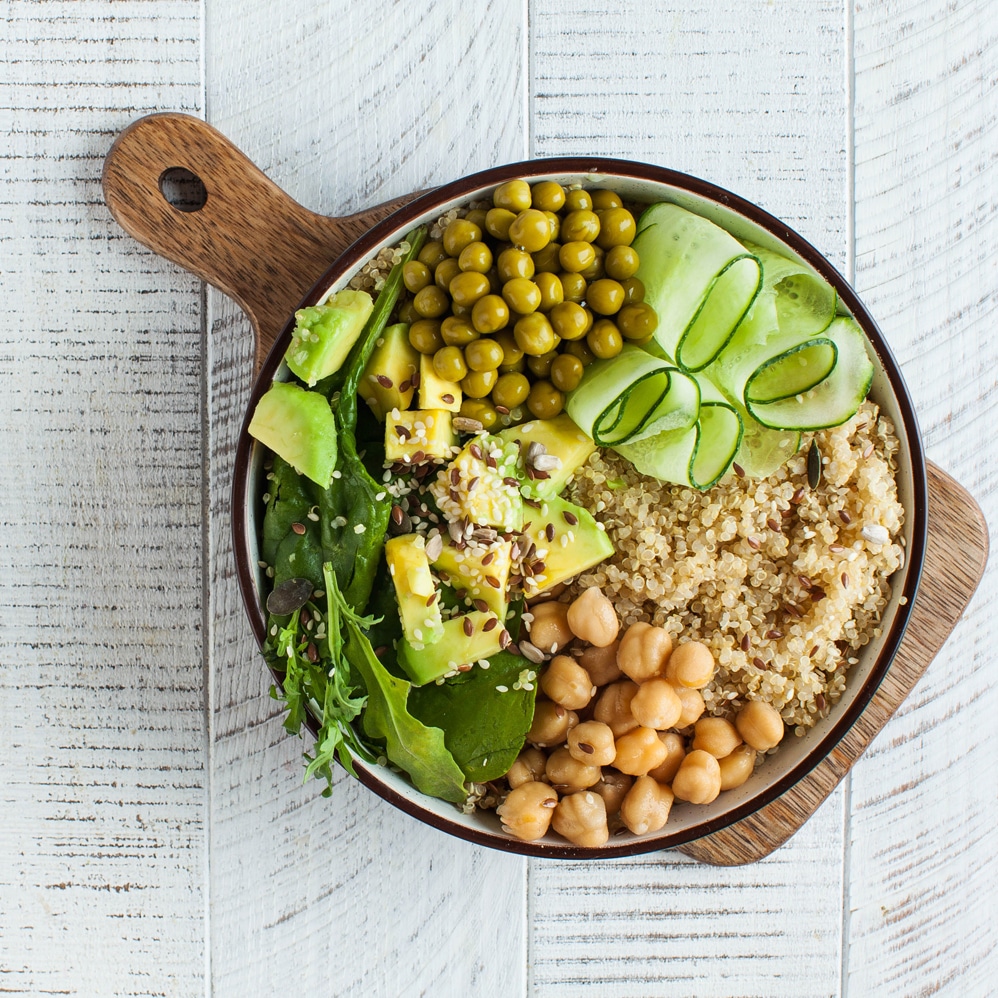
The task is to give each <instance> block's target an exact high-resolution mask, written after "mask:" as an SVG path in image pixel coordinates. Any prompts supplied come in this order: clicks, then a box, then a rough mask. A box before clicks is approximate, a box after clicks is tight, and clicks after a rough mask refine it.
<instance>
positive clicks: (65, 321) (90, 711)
mask: <svg viewBox="0 0 998 998" xmlns="http://www.w3.org/2000/svg"><path fill="white" fill-rule="evenodd" d="M5 13H7V17H6V18H5V19H4V20H3V21H2V22H0V44H2V46H3V51H4V63H3V67H2V69H0V116H2V117H0V124H3V125H4V126H5V127H4V133H5V134H8V133H9V134H10V136H11V138H10V141H9V142H7V143H6V146H5V147H4V148H0V159H2V161H3V166H4V179H5V181H6V183H5V185H4V190H3V192H2V194H0V226H2V227H3V242H2V245H0V255H2V266H0V288H2V290H3V297H2V299H0V309H2V310H3V314H4V319H5V321H4V322H3V323H2V324H0V344H2V345H0V382H2V385H3V389H4V394H5V396H6V403H5V405H4V407H3V409H2V410H0V411H2V413H3V415H2V416H0V447H2V456H3V458H4V459H5V460H4V464H5V467H6V468H7V469H8V477H9V478H10V479H11V481H12V484H14V485H15V487H14V488H9V489H7V490H5V493H4V498H3V499H2V500H0V502H2V504H3V506H2V512H0V523H2V527H0V531H2V533H0V549H2V552H3V560H2V562H0V605H2V606H3V607H4V609H3V612H2V622H0V660H2V665H3V668H2V670H0V685H2V696H3V701H2V704H0V725H2V730H0V764H2V771H3V774H4V777H5V779H4V781H3V788H2V790H0V801H2V803H3V805H5V814H7V815H9V817H8V819H7V821H5V822H4V824H3V827H2V829H0V860H2V863H0V871H2V872H0V988H3V989H6V990H11V991H20V992H23V993H28V994H43V993H54V992H60V993H75V994H85V995H104V994H107V995H133V994H170V995H193V994H204V993H206V992H211V993H215V994H218V995H229V994H240V995H247V994H249V995H270V994H275V993H283V992H285V991H287V990H288V989H289V988H291V987H294V988H295V990H296V991H299V992H301V993H303V994H345V995H346V994H349V995H354V994H355V995H365V996H366V995H378V994H385V995H392V994H406V995H408V994H440V995H449V994H461V995H483V996H492V995H517V994H524V993H530V994H543V995H548V994H551V995H556V994H569V993H573V994H576V993H583V994H587V995H593V996H596V995H599V996H603V995H635V994H640V995H643V996H644V995H648V996H651V995H685V994H690V993H696V994H698V995H718V996H722V995H723V996H730V995H750V994H758V995H800V994H808V995H812V994H848V995H867V994H877V995H881V994H884V995H909V994H925V993H936V992H940V993H953V994H960V995H986V994H989V993H991V992H992V991H993V984H992V982H993V981H994V980H995V979H998V960H996V957H995V956H994V951H995V948H996V947H995V943H996V938H995V930H994V928H993V926H994V924H995V921H996V918H995V915H996V912H995V902H994V900H993V899H994V897H995V896H996V894H998V891H996V888H998V870H996V864H998V859H996V856H998V848H996V841H995V839H996V835H995V831H994V822H993V815H994V812H995V806H996V792H995V787H996V784H998V778H996V774H998V764H996V762H995V758H996V757H995V754H994V753H993V752H992V751H991V746H992V745H993V744H994V743H995V735H996V734H998V722H996V720H995V718H996V717H998V710H996V707H998V704H996V700H998V694H996V692H995V690H994V688H993V683H992V682H991V681H990V676H989V670H990V662H989V654H988V653H989V651H990V648H991V647H992V646H993V644H994V629H995V624H994V617H995V613H994V603H995V597H996V588H995V587H996V584H998V583H996V581H995V579H994V576H993V573H991V572H990V571H989V573H988V574H987V575H986V577H985V581H984V584H983V586H982V589H981V591H980V592H979V594H978V596H977V597H976V598H975V600H974V601H973V603H972V604H971V606H970V609H969V610H968V612H967V614H966V616H965V619H964V621H963V622H962V623H961V624H960V625H959V626H958V627H957V629H956V632H955V633H954V635H953V637H952V638H951V639H950V641H949V642H948V643H947V645H946V648H945V649H944V651H943V653H942V654H941V655H940V656H939V657H938V658H937V659H936V660H935V662H934V663H933V664H932V665H931V666H930V667H929V669H928V672H927V674H926V676H925V678H924V679H923V681H922V682H921V684H920V685H919V686H918V687H917V688H916V690H915V693H914V694H913V696H912V697H911V698H910V699H909V700H908V702H907V703H906V704H905V706H904V707H903V708H902V710H901V711H900V712H899V714H898V716H897V717H895V718H894V719H893V720H892V721H891V722H889V723H888V725H887V727H886V729H885V730H884V732H883V733H882V734H881V735H880V737H879V738H878V739H877V740H876V742H875V743H874V745H873V747H872V749H871V750H870V752H868V753H867V755H866V756H865V757H864V758H863V759H861V760H860V762H859V763H858V764H857V765H856V767H855V768H854V770H853V772H852V774H851V775H850V777H849V778H848V779H847V780H846V782H845V783H844V784H843V787H842V788H841V789H840V790H838V791H836V792H835V793H833V794H832V796H831V797H830V798H829V799H828V801H827V802H826V803H825V804H824V805H822V807H821V808H819V810H818V812H817V814H816V815H815V817H814V818H813V819H812V820H811V821H810V822H808V824H807V825H805V827H804V828H803V829H802V831H801V832H800V833H799V834H798V835H796V836H795V837H794V838H793V839H791V840H790V842H789V843H788V844H787V845H786V846H785V847H783V848H782V849H780V850H779V851H777V852H776V853H774V854H773V855H772V856H770V857H768V858H767V859H765V860H763V861H762V862H760V863H758V864H755V865H752V866H747V867H741V868H715V867H709V866H704V865H700V864H696V863H694V862H693V861H691V860H689V859H687V858H685V857H682V856H679V855H675V854H670V855H663V856H655V857H644V858H642V859H640V860H632V861H614V862H606V863H597V864H587V865H584V866H582V865H579V864H571V863H550V862H542V861H530V862H526V861H521V860H518V859H514V858H512V857H505V856H500V855H498V854H494V853H491V852H484V851H480V850H476V849H473V848H472V847H470V846H467V845H465V844H463V843H459V842H456V841H451V840H450V839H447V838H444V837H443V836H441V835H439V834H438V833H435V832H431V831H429V830H426V829H423V828H422V827H421V826H419V825H416V824H415V823H413V822H412V821H410V820H409V819H407V818H404V817H403V816H402V815H400V814H397V813H396V812H394V811H393V810H392V809H390V808H389V807H388V806H387V805H385V804H383V803H382V802H381V801H380V800H378V799H376V798H373V797H372V796H371V795H369V794H367V793H366V792H362V791H361V790H360V789H359V788H357V787H356V786H354V785H353V784H352V783H351V782H350V781H348V780H344V779H340V780H339V781H338V783H337V787H336V793H335V796H334V798H333V800H332V801H331V802H329V801H324V800H322V799H320V798H318V797H317V787H315V786H308V787H302V786H301V785H300V782H299V781H300V772H301V770H300V750H301V747H302V746H301V744H300V743H297V742H295V741H293V740H291V739H289V738H287V737H285V735H284V732H283V729H282V728H281V726H280V721H279V718H278V715H277V712H276V711H275V709H274V707H275V705H274V704H273V702H272V701H270V700H269V698H268V697H267V694H266V679H265V674H264V673H263V670H262V669H261V668H260V667H259V664H258V661H257V658H256V654H255V650H254V648H253V646H252V640H251V638H250V636H249V631H248V628H247V626H246V624H245V622H244V620H243V615H242V609H241V607H240V605H239V601H238V595H237V591H236V586H235V582H234V578H233V576H232V571H231V556H230V543H229V536H228V530H229V526H228V511H227V507H228V475H229V470H230V467H231V453H232V447H233V440H234V435H235V431H236V429H237V428H238V422H239V420H240V419H241V416H242V411H243V408H244V406H245V399H246V392H247V389H248V385H249V378H250V376H251V371H252V367H253V356H252V346H251V338H250V336H249V323H248V321H247V320H246V319H245V318H244V317H243V316H242V314H241V313H240V312H239V311H238V310H237V309H236V307H235V306H234V305H232V304H231V303H230V302H229V301H227V300H226V299H224V298H223V297H222V296H220V295H218V294H217V293H216V292H214V291H209V292H208V293H207V295H203V294H202V292H201V291H200V289H199V287H198V285H197V283H196V282H194V281H193V280H192V279H191V278H189V277H188V276H186V275H184V274H183V273H181V272H180V271H178V270H177V269H176V268H173V267H171V266H170V265H168V264H165V263H163V262H162V261H160V260H159V259H157V258H156V257H154V256H152V255H151V254H150V253H149V252H147V251H145V250H143V249H141V248H140V247H139V246H137V245H136V244H135V243H134V242H132V241H131V240H129V239H128V238H127V237H125V236H124V235H123V234H122V233H121V232H120V230H119V229H118V228H117V227H116V226H115V225H114V223H113V222H112V221H111V220H110V218H109V217H108V215H107V213H106V210H105V209H104V207H103V205H102V204H101V203H100V195H99V187H98V184H99V174H100V164H101V160H102V158H103V155H104V153H105V152H106V150H107V148H108V146H109V145H110V142H111V140H112V139H113V137H114V135H115V134H116V133H117V132H118V131H119V130H120V129H121V128H123V127H124V126H125V125H126V124H128V123H129V122H130V121H131V120H133V119H134V118H136V117H138V116H140V115H141V114H145V113H149V112H152V111H157V110H181V111H188V112H191V113H195V114H204V115H205V116H206V117H207V119H208V120H209V121H210V122H211V123H212V124H213V125H215V126H216V127H218V128H219V129H220V130H221V131H222V132H223V133H225V134H226V135H228V136H229V137H230V138H231V139H233V140H234V141H235V142H236V144H237V145H239V146H240V147H241V148H243V149H244V150H245V151H246V152H247V153H248V155H249V157H250V158H251V159H252V160H253V161H254V162H255V163H257V165H259V166H260V167H261V168H262V169H263V171H264V172H265V173H266V174H267V175H269V176H270V177H271V178H272V179H273V180H274V181H276V182H277V183H278V184H280V185H281V186H282V187H283V188H284V189H285V190H287V191H288V193H289V194H290V195H291V196H292V197H294V198H295V199H296V200H297V201H298V202H300V203H301V204H303V205H305V206H307V208H309V209H312V210H315V211H319V212H324V213H330V214H344V213H350V212H353V211H356V210H359V209H362V208H365V207H367V206H369V205H372V204H376V203H378V202H379V201H383V200H385V199H387V198H391V197H394V196H398V195H401V194H404V193H406V192H408V191H410V190H414V189H419V188H422V187H426V186H429V185H431V184H433V183H437V182H440V181H443V180H447V179H452V178H454V177H457V176H459V175H461V174H463V173H466V172H469V171H470V170H473V169H477V168H480V167H484V166H486V165H491V164H493V163H496V162H503V161H513V160H516V159H520V158H523V157H524V156H525V155H527V154H528V153H530V154H534V155H554V154H557V153H562V152H596V153H605V154H609V155H621V156H629V157H632V158H636V159H644V160H649V161H654V162H660V163H663V164H665V165H669V166H675V167H678V168H679V169H683V170H687V171H688V172H691V173H695V174H699V175H702V176H705V177H708V178H710V179H712V180H714V181H716V182H718V183H721V184H723V185H726V186H729V187H730V188H732V189H733V190H736V191H737V192H738V193H740V194H743V195H745V196H747V197H749V198H752V199H754V200H756V201H758V202H759V203H761V204H762V205H763V206H764V207H766V208H767V209H769V210H770V211H772V212H774V213H776V214H778V215H781V216H782V217H784V218H786V219H787V220H788V221H789V222H790V224H792V225H793V226H794V227H795V228H797V229H798V230H799V231H801V232H802V233H803V234H804V235H805V236H807V237H808V238H809V239H811V241H812V242H814V243H815V245H817V246H818V247H819V248H821V249H822V250H823V251H824V252H825V253H827V254H828V255H829V256H830V258H831V259H832V260H833V261H834V262H836V263H837V264H838V265H839V266H841V267H842V268H843V269H844V270H845V271H846V272H847V273H850V272H852V271H853V269H854V270H855V277H856V282H857V285H858V287H859V290H860V291H861V293H862V294H863V295H864V296H865V298H866V300H867V302H868V303H869V304H870V306H871V307H872V309H873V311H874V314H876V315H877V316H878V319H879V320H880V323H881V325H882V328H883V329H884V331H885V333H886V335H887V337H888V339H889V341H890V342H891V344H892V346H893V347H894V349H895V352H896V353H897V355H898V357H899V359H900V360H901V362H902V365H903V367H904V370H905V374H906V377H907V379H908V382H909V385H910V387H911V389H912V392H913V394H914V396H915V399H916V402H917V404H918V407H919V412H920V416H921V419H922V425H923V429H924V430H925V432H926V437H927V443H928V449H929V454H930V456H931V457H932V458H933V459H934V460H936V461H937V462H938V463H939V464H940V465H941V466H942V467H943V468H944V469H945V470H946V471H949V472H950V473H952V474H953V475H955V477H956V478H957V479H958V480H959V481H960V482H961V483H962V484H964V485H967V486H969V487H970V488H971V490H972V492H973V494H974V495H975V497H976V498H977V499H978V500H979V501H980V502H981V503H982V505H983V506H984V509H985V513H986V514H987V516H988V518H989V520H991V521H992V522H995V513H996V512H998V510H996V500H995V476H996V475H998V471H995V466H994V461H993V458H994V456H995V448H994V445H993V443H992V439H991V437H992V434H991V432H990V425H991V423H992V422H993V417H994V409H995V393H996V388H995V382H994V377H993V374H992V373H991V372H993V370H994V368H995V361H996V353H998V347H996V346H995V340H994V337H993V335H992V327H993V326H994V319H995V316H996V311H998V309H996V307H995V298H994V294H995V290H994V289H995V287H996V286H998V281H996V279H995V278H996V270H995V266H996V265H995V260H996V259H998V255H996V250H998V235H996V228H998V226H996V221H995V214H996V205H998V197H996V190H995V185H996V181H995V175H996V174H995V159H996V148H998V146H996V140H995V138H994V136H995V134H996V132H995V120H994V118H995V114H996V111H995V107H996V102H995V96H996V95H995V91H996V82H998V47H996V45H995V44H994V43H995V34H996V14H995V12H994V9H993V6H992V5H990V4H989V3H988V0H963V2H960V3H956V4H952V3H947V2H945V0H907V2H904V3H901V2H896V0H891V2H886V3H880V4H862V5H860V6H858V7H857V8H856V9H855V10H853V9H852V7H851V5H850V4H848V3H843V2H842V0H834V2H833V0H788V2H785V3H766V2H762V0H759V2H756V0H752V2H750V3H735V2H734V0H726V2H724V3H721V4H716V5H713V6H704V5H700V6H696V7H694V6H692V5H685V4H675V3H660V2H655V3H639V2H637V0H628V2H625V3H623V4H617V5H609V4H605V3H591V2H590V3H586V4H583V3H581V2H579V0H561V2H558V3H555V2H554V0H531V2H529V3H527V4H525V3H522V2H512V0H506V2H499V0H496V2H493V3H488V4H486V3H482V4H474V5H472V4H465V5H462V7H461V8H460V9H458V8H455V7H453V6H452V5H443V4H439V5H423V6H421V7H414V6H413V5H408V6H401V5H396V4H393V3H389V2H388V0H375V2H374V3H368V4H365V5H364V7H363V8H359V7H356V8H354V7H351V8H349V9H347V11H346V12H344V9H343V8H341V7H337V8H336V9H335V10H333V9H332V8H331V7H330V6H324V5H319V6H318V7H317V6H316V5H314V4H311V5H309V4H305V3H304V2H303V0H290V2H286V3H282V4H278V5H274V4H269V3H264V2H263V0H252V2H249V3H246V4H240V5H238V8H237V7H236V6H235V5H232V4H228V3H225V2H223V0H207V2H206V3H205V4H203V5H202V4H198V3H194V2H192V0H172V2H167V0H144V2H138V0H135V2H130V0H122V2H116V3H114V4H109V3H100V2H97V0H77V2H46V3H28V2H16V0H15V2H12V3H10V4H8V6H7V8H6V10H5ZM202 50H203V52H202ZM8 123H9V127H8ZM67 312H69V313H70V314H66V313H67ZM39 721H41V722H42V723H41V724H39Z"/></svg>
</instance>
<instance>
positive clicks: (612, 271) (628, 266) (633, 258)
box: [603, 246, 641, 281]
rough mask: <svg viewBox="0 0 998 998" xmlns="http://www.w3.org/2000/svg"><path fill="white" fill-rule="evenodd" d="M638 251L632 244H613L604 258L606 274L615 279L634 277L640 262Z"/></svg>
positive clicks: (623, 279) (622, 279)
mask: <svg viewBox="0 0 998 998" xmlns="http://www.w3.org/2000/svg"><path fill="white" fill-rule="evenodd" d="M640 262H641V261H640V260H638V254H637V252H636V251H635V250H634V249H633V248H632V247H630V246H611V247H610V249H609V250H608V251H607V254H606V256H605V257H604V258H603V268H604V269H605V270H606V276H607V277H612V278H613V279H614V280H615V281H626V280H627V279H628V278H629V277H633V276H634V275H635V274H636V273H637V270H638V265H639V264H640Z"/></svg>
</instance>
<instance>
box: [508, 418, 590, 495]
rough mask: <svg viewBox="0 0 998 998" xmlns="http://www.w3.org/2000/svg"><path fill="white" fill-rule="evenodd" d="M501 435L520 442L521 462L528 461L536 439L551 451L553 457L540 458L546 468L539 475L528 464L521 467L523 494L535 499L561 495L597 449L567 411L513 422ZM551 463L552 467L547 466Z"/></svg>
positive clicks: (546, 451) (536, 441)
mask: <svg viewBox="0 0 998 998" xmlns="http://www.w3.org/2000/svg"><path fill="white" fill-rule="evenodd" d="M498 436H500V437H502V439H503V440H507V441H513V442H516V443H518V444H519V445H520V450H521V454H522V458H521V463H522V462H526V461H527V452H528V449H529V447H530V445H531V444H533V443H537V444H540V445H541V446H542V447H543V448H544V451H543V452H542V453H543V454H545V455H550V459H545V460H543V461H542V462H541V464H542V468H543V470H542V472H541V474H540V475H537V476H536V477H531V475H530V473H528V472H527V470H526V464H522V467H521V469H520V471H519V474H520V476H521V478H522V486H521V487H522V489H523V494H524V495H526V496H530V497H531V498H534V499H546V498H548V497H549V496H556V495H558V494H559V493H560V492H561V491H562V489H564V488H565V486H566V485H567V484H568V480H569V479H570V478H571V477H572V475H574V474H575V472H576V471H577V470H578V469H579V468H580V467H581V466H582V465H583V464H585V463H586V460H587V459H588V458H589V455H590V454H592V452H593V451H594V450H596V444H595V443H593V441H592V440H591V439H590V438H589V437H587V436H586V434H585V433H583V432H582V430H580V429H579V427H578V426H576V424H575V422H574V421H573V420H572V418H571V417H570V416H568V415H566V414H565V413H561V414H560V415H558V416H555V417H554V418H553V419H532V420H530V422H528V423H521V424H520V425H519V426H511V427H509V428H508V429H506V430H500V431H499V434H498ZM554 458H556V459H557V462H556V461H555V460H553V459H554ZM548 465H551V466H552V467H550V468H548V467H547V466H548ZM545 475H546V476H547V477H544V476H545Z"/></svg>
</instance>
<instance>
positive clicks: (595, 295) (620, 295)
mask: <svg viewBox="0 0 998 998" xmlns="http://www.w3.org/2000/svg"><path fill="white" fill-rule="evenodd" d="M586 304H587V305H589V307H590V308H591V309H592V310H593V311H594V312H599V314H600V315H616V313H617V312H619V311H620V307H621V305H623V304H624V289H623V288H622V287H621V286H620V284H619V283H618V282H617V281H613V280H610V278H608V277H601V278H600V279H599V280H598V281H593V282H592V284H590V285H589V290H588V291H587V292H586Z"/></svg>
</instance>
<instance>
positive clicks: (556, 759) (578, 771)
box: [544, 748, 603, 791]
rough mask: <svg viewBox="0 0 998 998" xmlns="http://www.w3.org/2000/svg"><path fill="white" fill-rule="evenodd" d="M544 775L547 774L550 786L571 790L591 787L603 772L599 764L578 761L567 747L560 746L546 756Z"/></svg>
mask: <svg viewBox="0 0 998 998" xmlns="http://www.w3.org/2000/svg"><path fill="white" fill-rule="evenodd" d="M544 775H545V776H547V778H548V780H549V781H550V782H551V785H552V786H554V787H557V788H558V789H559V790H561V789H565V790H569V791H572V790H585V789H586V788H587V787H591V786H592V785H593V784H594V783H596V782H598V781H599V778H600V777H601V776H602V775H603V773H602V771H601V770H600V768H599V766H591V765H590V764H589V763H586V762H579V760H578V759H576V758H575V757H574V756H573V755H572V753H571V752H569V750H568V749H567V748H560V749H557V750H555V751H554V752H552V753H551V754H550V755H549V756H548V761H547V766H545V768H544Z"/></svg>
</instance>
